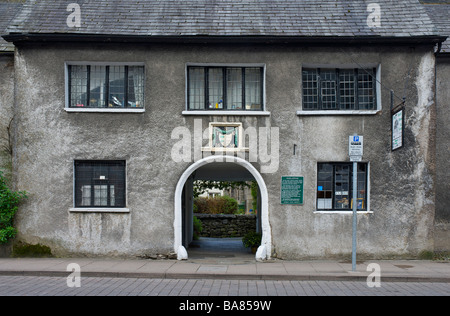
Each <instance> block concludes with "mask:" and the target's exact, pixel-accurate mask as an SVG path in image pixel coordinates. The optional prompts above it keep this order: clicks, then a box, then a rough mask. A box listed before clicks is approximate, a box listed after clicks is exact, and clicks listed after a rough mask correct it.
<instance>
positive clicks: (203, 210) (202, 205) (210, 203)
mask: <svg viewBox="0 0 450 316" xmlns="http://www.w3.org/2000/svg"><path fill="white" fill-rule="evenodd" d="M194 210H196V212H197V213H200V214H236V213H238V210H239V208H238V203H237V201H236V200H235V199H233V198H231V197H229V196H217V197H214V198H203V197H198V198H196V199H195V200H194Z"/></svg>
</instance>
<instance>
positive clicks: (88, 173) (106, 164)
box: [75, 161, 125, 208]
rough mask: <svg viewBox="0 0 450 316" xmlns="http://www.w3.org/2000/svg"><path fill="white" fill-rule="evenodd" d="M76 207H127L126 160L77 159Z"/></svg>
mask: <svg viewBox="0 0 450 316" xmlns="http://www.w3.org/2000/svg"><path fill="white" fill-rule="evenodd" d="M75 207H80V208H83V207H99V208H100V207H114V208H122V207H125V161H75Z"/></svg>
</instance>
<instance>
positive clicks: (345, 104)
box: [339, 70, 356, 110]
mask: <svg viewBox="0 0 450 316" xmlns="http://www.w3.org/2000/svg"><path fill="white" fill-rule="evenodd" d="M355 92H356V91H355V72H354V70H340V71H339V96H340V99H339V105H340V109H341V110H354V109H355V101H356V98H355V94H356V93H355Z"/></svg>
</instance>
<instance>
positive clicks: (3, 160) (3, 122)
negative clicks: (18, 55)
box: [0, 54, 14, 177]
mask: <svg viewBox="0 0 450 316" xmlns="http://www.w3.org/2000/svg"><path fill="white" fill-rule="evenodd" d="M13 104H14V57H13V55H12V54H6V55H5V54H4V55H1V54H0V170H1V171H3V173H4V174H5V175H6V176H8V177H9V176H10V173H11V156H10V153H9V150H8V148H9V141H8V139H9V134H8V127H9V123H10V122H11V119H12V117H13Z"/></svg>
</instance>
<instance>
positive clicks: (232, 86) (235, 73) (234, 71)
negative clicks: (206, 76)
mask: <svg viewBox="0 0 450 316" xmlns="http://www.w3.org/2000/svg"><path fill="white" fill-rule="evenodd" d="M227 103H228V104H227V109H229V110H242V68H227Z"/></svg>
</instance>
